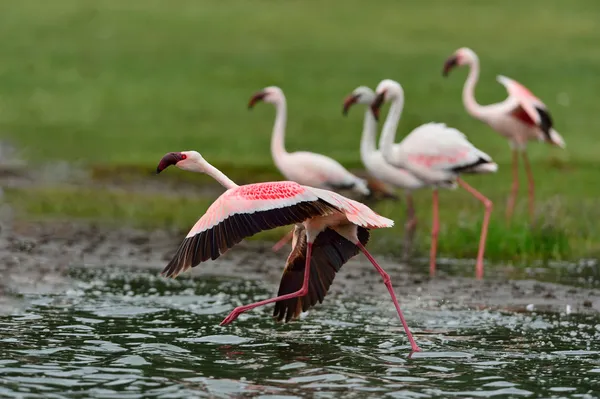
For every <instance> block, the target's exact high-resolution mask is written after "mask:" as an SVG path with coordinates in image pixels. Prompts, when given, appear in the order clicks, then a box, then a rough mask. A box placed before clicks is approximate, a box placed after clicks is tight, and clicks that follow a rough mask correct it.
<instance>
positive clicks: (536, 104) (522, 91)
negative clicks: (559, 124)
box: [496, 75, 547, 126]
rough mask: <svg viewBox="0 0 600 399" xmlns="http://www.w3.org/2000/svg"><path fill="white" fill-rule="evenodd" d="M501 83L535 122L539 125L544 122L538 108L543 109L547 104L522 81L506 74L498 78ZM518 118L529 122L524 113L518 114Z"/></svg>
mask: <svg viewBox="0 0 600 399" xmlns="http://www.w3.org/2000/svg"><path fill="white" fill-rule="evenodd" d="M496 79H497V80H498V82H499V83H501V84H502V85H503V86H504V87H506V91H508V95H509V96H511V97H512V98H514V99H515V100H516V101H517V103H518V104H519V105H520V106H521V108H523V110H524V111H525V113H526V114H527V116H528V117H529V118H530V119H531V121H532V122H533V124H535V125H537V126H539V125H541V123H542V117H541V115H540V113H539V112H538V111H537V109H536V108H540V109H542V110H545V109H547V107H546V105H545V104H544V103H543V102H542V100H540V99H539V98H537V97H536V96H534V95H533V93H532V92H531V91H530V90H529V89H528V88H527V87H525V86H523V85H522V84H521V83H519V82H517V81H515V80H512V79H510V78H507V77H506V76H502V75H499V76H498V77H497V78H496ZM516 117H517V118H519V119H521V120H523V121H524V122H525V123H527V120H524V115H522V116H520V117H519V116H518V115H517V116H516Z"/></svg>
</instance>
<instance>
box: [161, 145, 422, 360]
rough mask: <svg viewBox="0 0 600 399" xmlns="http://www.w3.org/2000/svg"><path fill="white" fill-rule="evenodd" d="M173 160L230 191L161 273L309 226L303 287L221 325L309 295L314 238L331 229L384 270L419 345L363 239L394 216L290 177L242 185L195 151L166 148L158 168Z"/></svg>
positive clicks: (179, 270) (244, 308)
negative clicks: (253, 239)
mask: <svg viewBox="0 0 600 399" xmlns="http://www.w3.org/2000/svg"><path fill="white" fill-rule="evenodd" d="M170 165H175V166H177V167H178V168H180V169H184V170H188V171H192V172H199V173H206V174H208V175H209V176H211V177H212V178H214V179H215V180H217V181H218V182H219V183H220V184H221V185H222V186H223V187H225V188H226V189H227V191H225V192H224V193H223V194H222V195H221V196H220V197H219V198H217V200H216V201H215V202H214V203H213V204H212V205H211V206H210V207H209V208H208V210H207V211H206V213H205V214H204V215H203V216H202V217H201V218H200V219H199V220H198V221H197V222H196V224H195V225H194V226H193V227H192V229H191V230H190V232H189V233H188V235H187V236H186V238H185V239H184V240H183V242H182V243H181V245H180V246H179V249H178V250H177V253H176V254H175V256H174V257H173V259H172V260H171V262H169V264H168V265H167V266H166V267H165V269H164V270H163V272H162V274H163V275H165V276H167V277H176V276H177V275H178V274H179V273H182V272H184V271H186V270H188V269H189V268H191V267H194V266H196V265H198V264H199V263H201V262H204V261H206V260H208V259H213V260H214V259H217V258H218V257H219V256H220V255H221V254H223V253H225V251H227V250H228V249H229V248H231V247H233V246H234V245H235V244H237V243H239V242H240V241H241V240H242V239H244V238H245V237H250V236H252V235H254V234H256V233H258V232H260V231H264V230H269V229H273V228H275V227H281V226H287V225H290V224H296V225H297V226H296V228H295V230H296V229H298V228H301V227H300V226H299V225H300V224H301V225H302V227H303V228H304V230H305V237H306V262H305V266H304V275H303V281H302V286H301V288H300V289H299V290H298V291H296V292H292V293H288V294H284V295H280V296H277V297H275V298H271V299H267V300H263V301H260V302H256V303H253V304H250V305H245V306H239V307H237V308H235V309H234V310H233V311H232V312H231V313H230V314H229V316H227V317H226V318H225V319H224V320H223V321H222V322H221V325H225V324H229V323H231V322H232V321H234V320H235V319H236V318H237V317H238V316H239V315H240V314H241V313H243V312H246V311H248V310H250V309H254V308H256V307H258V306H263V305H267V304H269V303H273V302H280V301H288V300H290V299H294V298H300V297H304V296H306V295H307V294H308V292H309V281H310V270H311V267H310V265H311V254H312V249H313V244H314V243H315V240H317V239H318V236H319V235H320V234H321V233H322V232H323V231H325V230H326V229H330V230H333V231H335V232H336V233H337V234H338V235H340V236H341V237H343V238H345V239H346V240H348V241H350V242H351V243H353V244H354V245H356V246H357V247H358V249H359V250H360V251H361V252H363V253H364V254H365V256H366V257H367V259H369V261H370V262H371V263H372V264H373V266H374V267H375V269H376V270H377V271H378V272H379V274H380V275H381V276H382V278H383V281H384V283H385V286H386V287H387V289H388V291H389V294H390V296H391V297H392V301H393V303H394V306H395V307H396V311H397V313H398V317H399V318H400V321H401V323H402V326H403V327H404V330H405V331H406V334H407V336H408V339H409V341H410V344H411V347H412V350H413V351H418V350H420V349H419V347H418V346H417V344H416V342H415V340H414V338H413V336H412V334H411V332H410V330H409V328H408V325H407V324H406V321H405V319H404V316H403V314H402V311H401V310H400V305H399V304H398V300H397V299H396V295H395V293H394V289H393V287H392V283H391V281H390V277H389V275H388V274H387V273H386V272H385V271H384V270H383V269H382V268H381V266H379V264H378V263H377V262H376V261H375V259H374V258H373V257H372V256H371V254H370V253H369V252H368V251H367V249H366V248H365V247H364V245H363V243H362V242H361V240H359V234H360V233H359V231H360V230H361V229H375V228H383V227H391V226H393V224H394V222H393V221H392V220H390V219H387V218H384V217H383V216H380V215H378V214H376V213H375V212H373V211H372V210H371V209H370V208H369V207H367V206H366V205H363V204H361V203H360V202H357V201H353V200H351V199H348V198H346V197H344V196H342V195H339V194H337V193H334V192H332V191H327V190H323V189H319V188H313V187H308V186H303V185H300V184H298V183H295V182H291V181H281V182H269V183H256V184H248V185H243V186H238V185H237V184H235V183H234V182H233V181H231V180H230V179H229V178H228V177H227V176H225V174H223V173H222V172H221V171H219V170H218V169H217V168H215V167H214V166H212V165H211V164H210V163H208V162H207V161H206V160H204V158H202V156H201V155H200V154H199V153H197V152H196V151H184V152H170V153H168V154H166V155H165V156H164V157H163V158H162V159H161V161H160V163H159V164H158V167H157V169H156V172H157V173H160V172H161V171H163V170H164V169H165V168H167V167H168V166H170ZM363 241H364V240H363Z"/></svg>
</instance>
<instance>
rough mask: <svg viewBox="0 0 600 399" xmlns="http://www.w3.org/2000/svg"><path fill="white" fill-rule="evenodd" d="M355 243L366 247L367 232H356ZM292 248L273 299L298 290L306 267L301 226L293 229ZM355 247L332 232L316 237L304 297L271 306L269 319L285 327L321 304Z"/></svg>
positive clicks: (352, 255) (304, 235) (354, 251)
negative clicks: (284, 324) (271, 318)
mask: <svg viewBox="0 0 600 399" xmlns="http://www.w3.org/2000/svg"><path fill="white" fill-rule="evenodd" d="M358 239H359V241H360V242H361V243H362V244H363V245H366V244H367V242H368V241H369V230H368V229H365V228H363V227H359V228H358ZM294 241H295V243H296V244H295V245H294V248H292V252H291V253H290V256H289V257H288V260H287V262H286V266H285V269H284V271H283V275H282V276H281V282H280V283H279V291H278V293H277V296H281V295H285V294H291V293H293V292H296V291H298V290H300V288H302V282H303V280H304V269H305V263H306V234H305V231H304V226H302V225H296V228H295V230H294ZM358 252H359V250H358V247H357V246H356V245H354V244H353V243H352V242H350V241H348V240H346V239H345V238H343V237H342V236H340V235H339V234H338V233H337V232H335V231H334V230H332V229H329V228H327V229H325V231H323V232H322V233H321V234H319V235H318V236H317V239H316V240H315V242H314V244H313V249H312V256H311V262H310V278H309V283H308V294H307V295H305V296H303V297H298V298H292V299H288V300H285V301H279V302H277V303H275V308H274V309H273V317H274V318H275V319H276V320H277V321H282V320H284V321H285V322H286V323H287V322H288V321H290V320H293V319H296V318H298V316H299V315H300V313H301V312H306V311H307V310H308V309H309V308H311V307H313V306H315V305H316V304H317V303H323V299H324V298H325V296H326V295H327V291H328V290H329V287H330V286H331V283H332V282H333V279H334V278H335V275H336V273H337V272H339V271H340V269H341V267H342V266H343V265H344V264H345V263H346V262H348V260H349V259H350V258H352V257H354V256H356V255H357V254H358Z"/></svg>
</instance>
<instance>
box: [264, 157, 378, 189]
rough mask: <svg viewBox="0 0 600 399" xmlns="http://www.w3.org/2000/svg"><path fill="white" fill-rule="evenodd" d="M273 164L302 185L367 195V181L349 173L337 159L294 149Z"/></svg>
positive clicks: (288, 178)
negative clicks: (294, 150)
mask: <svg viewBox="0 0 600 399" xmlns="http://www.w3.org/2000/svg"><path fill="white" fill-rule="evenodd" d="M275 165H276V166H277V168H278V169H279V171H280V172H281V174H282V175H283V176H284V177H285V178H286V179H287V180H291V181H295V182H297V183H300V184H302V185H306V186H311V187H319V188H323V189H326V190H353V191H355V192H357V193H358V194H361V195H369V193H370V191H369V189H368V187H367V182H366V181H365V180H363V179H361V178H359V177H357V176H355V175H354V174H352V173H350V172H349V171H348V170H347V169H346V168H344V167H343V166H342V165H341V164H340V163H339V162H338V161H336V160H334V159H332V158H330V157H328V156H325V155H322V154H317V153H314V152H308V151H296V152H291V153H287V154H286V155H285V156H284V157H283V159H278V160H277V161H276V162H275Z"/></svg>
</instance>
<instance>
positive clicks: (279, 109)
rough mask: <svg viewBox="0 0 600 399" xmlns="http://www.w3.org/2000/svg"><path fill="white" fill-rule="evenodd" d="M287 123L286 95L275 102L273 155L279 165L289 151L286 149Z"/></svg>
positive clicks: (272, 140) (272, 138) (272, 137)
mask: <svg viewBox="0 0 600 399" xmlns="http://www.w3.org/2000/svg"><path fill="white" fill-rule="evenodd" d="M286 123H287V104H286V101H285V97H282V98H281V99H279V101H277V102H276V103H275V124H274V125H273V135H272V136H271V155H272V156H273V160H274V161H275V164H277V165H278V166H279V163H280V160H281V158H282V157H283V156H285V154H287V151H286V150H285V145H284V141H285V125H286Z"/></svg>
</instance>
